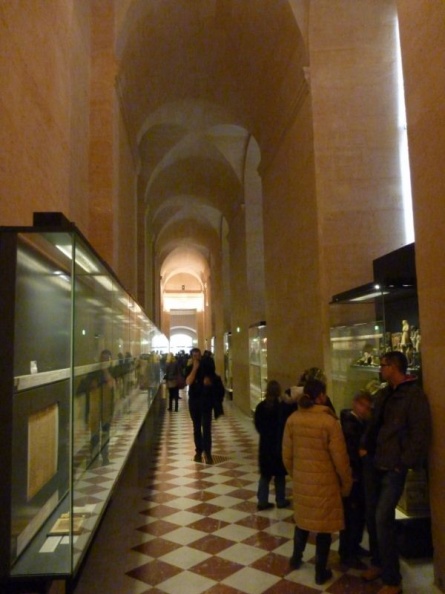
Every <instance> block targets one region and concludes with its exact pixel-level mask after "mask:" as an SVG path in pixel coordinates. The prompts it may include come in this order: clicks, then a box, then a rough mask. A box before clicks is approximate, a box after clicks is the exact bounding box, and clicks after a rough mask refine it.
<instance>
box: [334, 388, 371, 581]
mask: <svg viewBox="0 0 445 594" xmlns="http://www.w3.org/2000/svg"><path fill="white" fill-rule="evenodd" d="M372 404H373V401H372V396H371V394H370V393H369V392H367V391H366V390H360V391H359V392H357V393H356V394H355V395H354V398H353V401H352V409H345V410H342V412H341V415H340V422H341V426H342V429H343V435H344V436H345V441H346V447H347V450H348V456H349V463H350V466H351V470H352V479H353V484H352V489H351V493H350V494H349V496H348V497H346V498H345V499H343V506H344V511H345V528H344V530H342V531H341V532H340V545H339V554H340V559H341V562H342V565H344V566H345V567H348V568H349V567H352V568H355V569H364V567H363V564H362V563H361V561H360V559H359V557H361V556H363V555H364V554H365V555H366V554H367V553H368V552H367V551H365V549H363V548H362V547H361V545H360V542H361V540H362V537H363V531H364V528H365V517H366V505H365V491H364V481H363V467H362V457H361V456H360V448H361V440H362V437H363V434H364V432H365V429H366V424H367V422H368V420H369V418H370V416H371V410H372Z"/></svg>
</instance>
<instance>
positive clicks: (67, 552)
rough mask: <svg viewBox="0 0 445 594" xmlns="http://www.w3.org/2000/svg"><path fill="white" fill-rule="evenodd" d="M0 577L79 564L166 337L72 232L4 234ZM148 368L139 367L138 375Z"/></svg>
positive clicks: (61, 570) (148, 393)
mask: <svg viewBox="0 0 445 594" xmlns="http://www.w3.org/2000/svg"><path fill="white" fill-rule="evenodd" d="M0 266H1V270H2V282H3V286H4V288H5V291H3V292H2V294H1V296H0V306H1V314H2V318H3V319H5V320H8V322H7V324H6V325H5V340H3V342H2V344H1V345H0V358H1V361H2V374H1V377H0V386H1V390H2V394H3V398H2V401H1V403H0V409H1V410H0V413H1V417H2V421H3V422H4V427H5V428H6V430H5V431H4V432H3V433H2V435H1V438H0V440H1V447H2V451H3V456H4V459H6V463H5V465H4V468H5V472H4V476H3V480H2V486H1V488H0V497H1V505H0V526H1V529H2V534H4V535H7V534H9V538H4V539H3V540H2V543H1V544H0V548H1V550H0V577H1V578H2V579H3V578H11V577H12V578H24V577H28V576H33V577H35V576H59V577H66V578H67V577H70V576H72V575H73V574H74V573H75V571H76V569H77V568H78V567H79V565H80V562H81V560H82V558H83V556H84V555H85V553H86V551H87V548H88V545H89V543H90V542H91V539H92V538H93V536H94V533H95V530H96V528H97V526H98V524H99V521H100V518H101V516H102V514H103V512H104V510H105V508H106V505H107V503H108V501H109V498H110V496H111V493H112V490H113V487H114V484H115V482H116V480H117V477H118V476H119V474H120V472H121V470H122V467H123V465H124V464H125V462H126V459H127V457H128V454H129V451H130V448H131V445H132V443H133V441H134V439H135V438H136V436H137V433H138V431H139V429H140V427H141V425H142V423H143V421H144V419H145V417H146V415H147V412H148V410H149V407H150V405H151V403H152V401H153V398H154V396H155V394H156V393H157V390H158V388H159V385H160V381H161V378H160V366H159V353H158V352H156V350H155V346H154V345H155V343H156V344H159V343H162V342H164V343H167V344H168V341H167V339H166V338H165V337H163V335H161V333H160V332H159V330H158V329H157V328H156V327H155V325H154V324H153V323H152V322H151V321H150V320H149V319H148V318H147V316H146V315H145V313H144V312H143V311H142V309H141V308H140V306H139V305H138V304H137V303H136V302H135V301H134V299H132V297H131V296H130V295H129V294H128V293H127V292H126V291H125V289H124V288H123V287H122V286H121V285H120V283H119V281H118V280H117V278H116V277H115V276H114V274H113V273H112V271H111V270H110V269H109V268H108V267H107V266H106V265H105V264H104V263H103V262H102V261H101V260H100V258H99V257H98V256H97V254H96V253H95V252H94V250H93V249H92V248H91V246H89V244H88V243H87V242H86V240H85V239H84V238H83V237H82V236H81V235H80V233H78V232H77V230H76V229H75V227H74V226H72V225H70V226H69V227H68V229H66V230H65V229H63V230H55V229H51V230H49V229H41V228H40V229H39V228H26V229H16V228H1V229H0ZM142 370H143V371H142Z"/></svg>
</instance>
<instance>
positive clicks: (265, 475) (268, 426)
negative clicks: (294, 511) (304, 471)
mask: <svg viewBox="0 0 445 594" xmlns="http://www.w3.org/2000/svg"><path fill="white" fill-rule="evenodd" d="M280 396H281V386H280V384H279V383H278V382H277V381H275V380H270V381H269V382H268V383H267V387H266V395H265V399H264V400H262V401H261V402H260V403H259V404H258V406H257V407H256V409H255V414H254V423H255V428H256V430H257V431H258V433H259V434H260V443H259V449H258V464H259V469H260V479H259V482H258V491H257V497H258V505H257V509H258V510H260V511H261V510H267V509H271V508H272V507H273V506H274V505H273V503H270V502H269V484H270V481H271V480H272V477H274V483H275V500H276V503H277V507H278V508H283V507H288V506H289V505H290V501H289V500H288V499H286V474H287V472H286V469H285V468H284V464H283V459H282V456H281V444H282V439H283V431H284V424H285V422H286V420H287V416H285V415H287V414H288V412H289V413H291V412H292V408H291V407H290V406H289V405H288V404H285V403H284V402H281V401H280Z"/></svg>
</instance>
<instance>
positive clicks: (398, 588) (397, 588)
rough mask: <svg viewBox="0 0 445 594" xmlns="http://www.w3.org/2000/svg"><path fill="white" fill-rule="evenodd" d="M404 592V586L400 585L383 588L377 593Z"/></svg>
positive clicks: (393, 593) (398, 593)
mask: <svg viewBox="0 0 445 594" xmlns="http://www.w3.org/2000/svg"><path fill="white" fill-rule="evenodd" d="M401 592H402V585H401V584H399V585H398V586H388V585H386V586H383V588H380V590H379V591H378V592H377V594H401Z"/></svg>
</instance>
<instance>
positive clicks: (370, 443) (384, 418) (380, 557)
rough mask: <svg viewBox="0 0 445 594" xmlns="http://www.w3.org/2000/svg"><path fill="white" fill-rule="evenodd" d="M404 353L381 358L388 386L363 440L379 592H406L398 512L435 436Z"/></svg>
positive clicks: (373, 573)
mask: <svg viewBox="0 0 445 594" xmlns="http://www.w3.org/2000/svg"><path fill="white" fill-rule="evenodd" d="M407 368H408V362H407V359H406V356H405V355H404V354H403V353H402V352H401V351H389V352H387V353H385V354H384V355H383V356H382V357H381V361H380V374H381V378H382V380H383V381H384V382H386V386H385V387H384V388H382V389H381V390H380V391H379V392H378V394H377V396H376V402H375V406H374V410H373V415H372V418H371V421H370V423H369V426H368V428H367V430H366V431H365V434H364V436H363V440H362V450H361V453H362V455H363V456H364V461H365V466H364V468H365V495H366V516H367V527H368V533H369V544H370V548H371V563H372V566H371V567H370V568H369V569H368V570H367V571H365V572H363V574H362V578H363V579H364V580H366V581H372V580H375V579H377V578H379V577H380V578H381V579H382V581H383V584H384V586H383V587H382V588H381V589H380V590H379V591H378V594H399V593H400V592H402V585H401V582H402V576H401V574H400V567H399V554H398V550H397V538H396V522H395V509H396V506H397V503H398V501H399V499H400V496H401V495H402V493H403V489H404V486H405V479H406V475H407V472H408V469H410V468H414V469H415V468H422V466H424V464H425V462H426V459H427V454H428V446H429V440H430V435H431V416H430V409H429V404H428V400H427V398H426V396H425V393H424V392H423V390H422V388H421V387H420V386H419V385H418V384H417V383H416V378H414V377H412V376H409V375H407Z"/></svg>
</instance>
